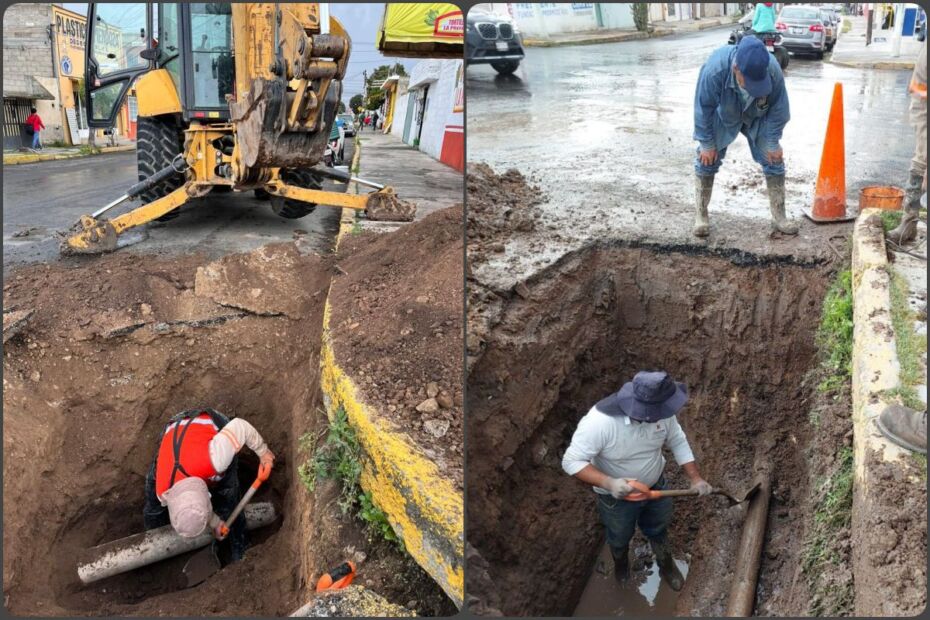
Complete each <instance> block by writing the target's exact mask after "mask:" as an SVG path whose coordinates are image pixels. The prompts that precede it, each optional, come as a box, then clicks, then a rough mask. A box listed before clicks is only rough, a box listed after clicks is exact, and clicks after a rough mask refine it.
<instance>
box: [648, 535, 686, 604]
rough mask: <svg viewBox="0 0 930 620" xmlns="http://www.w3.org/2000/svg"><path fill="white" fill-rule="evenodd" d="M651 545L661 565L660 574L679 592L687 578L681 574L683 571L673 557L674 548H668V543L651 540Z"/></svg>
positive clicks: (657, 561) (657, 562)
mask: <svg viewBox="0 0 930 620" xmlns="http://www.w3.org/2000/svg"><path fill="white" fill-rule="evenodd" d="M649 545H650V546H651V547H652V552H653V553H654V554H655V556H656V564H658V565H659V575H660V576H661V577H662V579H664V580H665V581H666V582H667V583H668V586H669V587H670V588H671V589H672V590H674V591H675V592H678V591H679V590H681V586H683V585H684V583H685V578H684V577H682V576H681V571H679V570H678V566H676V565H675V558H673V557H672V550H671V549H669V548H668V543H666V542H657V541H655V540H650V541H649Z"/></svg>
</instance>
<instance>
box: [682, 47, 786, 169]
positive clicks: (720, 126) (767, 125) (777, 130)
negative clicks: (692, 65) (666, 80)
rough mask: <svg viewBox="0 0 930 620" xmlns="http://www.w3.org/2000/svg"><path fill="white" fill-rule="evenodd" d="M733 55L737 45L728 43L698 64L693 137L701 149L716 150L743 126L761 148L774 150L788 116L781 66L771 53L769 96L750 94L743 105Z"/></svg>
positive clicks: (732, 138)
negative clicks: (751, 95)
mask: <svg viewBox="0 0 930 620" xmlns="http://www.w3.org/2000/svg"><path fill="white" fill-rule="evenodd" d="M735 56H736V46H735V45H727V46H725V47H721V48H719V49H718V50H716V51H715V52H714V53H713V54H711V55H710V58H708V59H707V62H705V63H704V66H703V67H701V73H700V74H699V75H698V82H697V88H696V89H695V93H694V139H695V140H697V141H698V142H700V143H701V149H703V150H709V149H718V150H719V149H723V148H726V147H727V146H729V145H730V144H731V143H732V142H733V141H734V140H735V139H736V136H737V135H739V133H740V130H743V131H744V132H745V133H746V137H747V138H749V140H751V141H753V142H754V143H756V144H757V145H758V146H760V147H761V148H762V149H763V150H765V151H769V152H770V151H775V150H777V149H778V148H779V141H780V140H781V134H782V132H783V131H784V129H785V125H787V124H788V120H789V119H790V118H791V113H790V111H789V109H788V91H787V90H785V77H784V75H782V72H781V67H779V66H778V61H777V60H775V57H774V56H772V55H771V54H770V55H769V75H770V76H771V77H772V92H771V93H769V95H768V97H762V98H760V99H752V98H750V99H749V102H748V104H746V105H744V104H743V100H742V98H741V97H740V92H739V85H738V84H737V83H736V76H735V75H734V74H733V58H734V57H735Z"/></svg>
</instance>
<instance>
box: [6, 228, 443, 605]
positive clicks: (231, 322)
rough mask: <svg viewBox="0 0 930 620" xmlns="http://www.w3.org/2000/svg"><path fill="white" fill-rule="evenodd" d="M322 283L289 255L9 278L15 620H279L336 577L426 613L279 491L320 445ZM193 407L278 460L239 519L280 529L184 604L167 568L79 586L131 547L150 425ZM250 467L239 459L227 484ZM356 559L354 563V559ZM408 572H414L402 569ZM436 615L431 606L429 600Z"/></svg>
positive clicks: (130, 263) (314, 514)
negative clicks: (262, 509) (347, 569)
mask: <svg viewBox="0 0 930 620" xmlns="http://www.w3.org/2000/svg"><path fill="white" fill-rule="evenodd" d="M330 276H331V271H330V266H329V265H328V264H327V261H326V260H323V259H321V258H320V257H318V256H316V255H313V254H304V253H302V252H299V251H298V249H295V246H294V245H291V244H287V245H285V244H282V245H279V246H268V247H266V248H262V249H260V250H258V251H256V252H254V253H251V254H246V255H234V256H231V257H227V258H226V259H223V260H221V261H218V262H214V263H209V261H206V260H204V258H203V257H197V256H194V257H184V258H180V259H161V258H155V259H151V258H146V259H142V258H138V257H133V256H129V255H119V254H117V255H112V256H106V257H102V258H99V259H96V260H95V262H92V263H90V262H79V263H77V264H76V266H73V265H72V266H70V267H60V266H54V267H31V268H25V269H23V270H21V271H19V272H14V274H12V275H10V276H8V278H7V283H6V286H5V288H4V297H5V299H4V301H5V306H6V307H7V308H10V307H20V308H32V309H34V310H35V311H36V312H35V315H34V316H33V319H32V321H31V323H30V324H29V326H28V328H27V329H25V330H24V331H23V332H22V333H21V334H20V335H18V336H17V337H15V338H14V339H12V340H10V341H9V342H8V343H6V345H5V346H4V454H3V460H4V500H5V501H4V525H5V527H4V532H3V546H4V554H3V555H4V560H3V573H4V595H5V604H6V606H7V608H8V609H10V610H11V611H12V612H13V613H14V614H17V615H35V614H39V615H61V616H68V615H188V616H197V615H227V616H228V615H236V616H249V615H286V614H288V613H290V612H292V611H293V610H295V609H297V608H298V607H300V606H301V605H303V604H304V603H305V602H306V600H307V598H308V597H309V594H310V592H311V591H312V585H313V583H314V581H315V579H316V578H317V577H318V576H319V575H320V574H321V573H322V572H324V571H325V570H327V569H329V568H332V567H334V566H337V565H338V564H339V563H341V562H342V561H344V560H345V559H355V560H356V561H359V555H358V552H361V553H363V554H364V555H363V556H361V557H364V558H365V562H364V564H361V566H360V577H359V582H360V583H362V584H363V585H368V586H369V587H371V588H372V589H373V590H374V591H376V592H378V593H379V594H382V595H383V596H385V597H386V598H388V599H389V600H392V601H393V602H399V604H401V605H404V604H405V603H407V602H408V601H410V600H411V599H413V600H416V601H418V602H419V603H418V604H420V605H422V606H424V607H426V609H423V608H421V610H422V611H424V612H426V613H429V611H430V609H429V607H428V605H429V601H430V600H432V599H430V597H431V596H435V593H436V592H439V588H438V586H436V584H435V583H433V582H432V581H431V580H429V578H428V577H426V576H425V573H422V571H417V570H416V569H415V568H411V566H410V565H411V564H412V562H411V561H410V560H409V558H405V557H404V556H401V555H400V554H399V553H397V552H396V550H394V549H393V548H392V547H390V546H389V545H387V544H383V545H379V544H378V543H373V542H371V541H369V537H368V535H367V533H366V532H365V531H364V529H363V528H362V526H361V525H360V522H359V521H357V520H356V519H355V518H354V517H352V516H350V515H343V514H342V513H341V511H340V510H339V509H338V507H337V500H338V496H339V493H340V489H339V488H338V487H337V486H336V485H335V483H328V482H324V483H322V484H320V485H318V486H317V489H316V492H315V493H312V494H311V493H308V492H307V490H306V488H305V487H304V485H303V483H302V482H301V481H300V480H299V478H298V476H296V475H295V472H296V469H297V464H299V463H301V462H303V460H304V459H306V458H307V453H306V452H304V451H302V449H301V446H300V439H301V437H305V436H307V435H308V434H314V435H320V434H321V433H322V432H323V430H324V429H325V427H326V417H325V414H324V413H323V412H322V409H321V408H322V406H323V405H322V399H321V395H320V390H319V384H318V373H319V370H318V369H319V357H318V356H319V346H320V342H321V330H322V317H323V307H324V301H325V298H326V293H327V288H328V285H329V279H330ZM196 406H210V407H214V408H216V409H218V410H220V411H222V412H224V413H226V414H227V415H229V416H230V417H233V416H237V417H242V418H244V419H246V420H248V421H249V422H251V423H252V424H253V425H254V426H255V427H256V428H257V429H259V431H260V432H261V433H262V434H263V436H264V438H265V439H266V441H267V442H268V444H269V446H270V447H271V449H272V450H273V451H274V452H275V454H276V455H277V460H276V463H275V468H274V472H273V473H272V476H271V478H270V480H269V483H267V484H266V485H265V486H263V488H262V489H260V491H259V493H258V495H257V496H256V501H270V502H272V503H273V504H274V505H275V508H276V510H277V512H278V514H279V515H280V517H279V519H278V521H277V522H276V523H275V524H274V525H273V526H271V527H267V528H264V529H261V530H255V531H253V532H252V533H251V544H252V546H251V548H250V549H249V551H248V552H247V555H246V558H245V559H244V560H243V561H242V562H239V563H236V564H231V565H228V566H226V567H224V568H223V570H222V571H221V572H220V573H218V574H217V575H215V576H214V577H212V578H211V579H209V580H207V581H206V582H204V583H203V584H201V585H199V586H196V587H194V588H188V589H185V588H184V585H185V584H184V581H183V579H182V574H181V568H182V567H183V565H184V563H185V562H186V559H187V556H179V557H176V558H173V559H171V560H167V561H163V562H160V563H157V564H154V565H151V566H148V567H145V568H142V569H139V570H136V571H132V572H130V573H126V574H123V575H119V576H116V577H112V578H109V579H106V580H103V581H100V582H97V583H94V584H90V585H88V586H82V585H81V584H80V583H79V581H78V579H77V574H76V558H77V557H78V555H79V552H80V551H81V550H83V549H87V548H90V547H92V546H95V545H98V544H101V543H104V542H108V541H111V540H115V539H117V538H120V537H123V536H127V535H130V534H134V533H137V532H140V531H142V530H143V522H142V505H143V487H144V477H145V474H146V472H147V470H148V468H149V466H150V463H151V460H152V458H153V456H154V454H155V451H156V449H157V439H158V437H159V434H160V430H161V428H163V425H164V424H165V422H166V420H167V418H168V417H169V416H171V415H172V414H173V413H176V412H178V411H181V410H184V409H188V408H191V407H196ZM256 466H257V459H255V458H254V455H252V454H251V453H250V452H249V451H247V450H246V451H244V452H243V455H242V458H241V462H240V465H239V474H240V484H241V485H242V486H243V487H245V486H246V485H248V484H249V483H250V482H251V480H253V479H254V475H255V470H256ZM353 554H355V555H353ZM414 566H415V565H414ZM443 599H444V597H443Z"/></svg>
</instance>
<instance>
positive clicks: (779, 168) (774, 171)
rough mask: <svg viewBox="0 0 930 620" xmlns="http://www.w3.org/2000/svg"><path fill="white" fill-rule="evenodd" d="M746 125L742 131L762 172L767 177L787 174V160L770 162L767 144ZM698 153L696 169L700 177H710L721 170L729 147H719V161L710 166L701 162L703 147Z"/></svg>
mask: <svg viewBox="0 0 930 620" xmlns="http://www.w3.org/2000/svg"><path fill="white" fill-rule="evenodd" d="M746 129H747V127H746V125H743V128H742V130H740V133H742V134H743V135H744V136H746V140H747V141H748V142H749V152H750V153H752V158H753V160H755V162H756V163H757V164H759V165H760V166H762V173H763V174H765V176H767V177H772V176H775V177H783V176H785V162H784V161H782V162H781V163H778V164H770V163H769V161H768V160H767V159H766V155H767V152H766V149H765V145H764V144H761V140H758V139H757V140H754V139H753V138H752V136H750V135H749V133H748V132H747V131H746ZM696 153H697V155H696V157H695V158H694V171H695V172H696V173H697V175H698V176H699V177H709V176H713V175H715V174H717V171H718V170H720V165H721V164H722V163H723V158H724V157H726V154H727V147H726V146H725V147H723V148H718V149H717V161H715V162H714V163H712V164H711V165H709V166H705V165H704V164H702V163H701V147H700V146H698V147H697V151H696Z"/></svg>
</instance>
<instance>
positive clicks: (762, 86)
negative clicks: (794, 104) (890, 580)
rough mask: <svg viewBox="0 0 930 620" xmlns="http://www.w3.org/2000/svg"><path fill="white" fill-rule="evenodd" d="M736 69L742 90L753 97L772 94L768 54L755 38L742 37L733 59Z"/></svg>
mask: <svg viewBox="0 0 930 620" xmlns="http://www.w3.org/2000/svg"><path fill="white" fill-rule="evenodd" d="M733 62H734V64H736V68H737V69H739V72H740V73H742V74H743V79H744V81H745V84H744V85H743V88H745V89H746V91H747V92H748V93H749V94H750V95H752V96H753V97H756V98H759V97H768V96H769V93H771V92H772V77H771V76H770V75H769V62H770V54H769V51H768V50H767V49H766V48H765V44H764V43H762V41H760V40H759V39H757V38H756V37H743V39H742V40H741V41H740V42H739V45H737V46H736V56H735V57H734V58H733Z"/></svg>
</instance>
